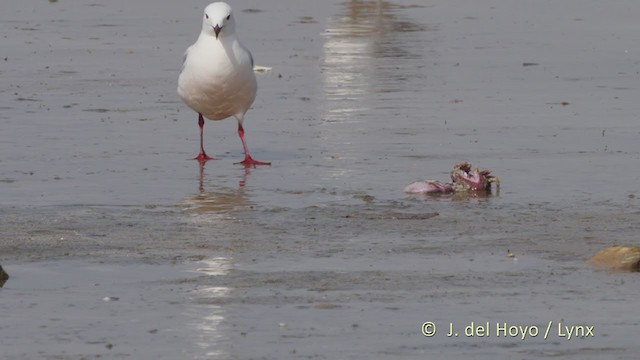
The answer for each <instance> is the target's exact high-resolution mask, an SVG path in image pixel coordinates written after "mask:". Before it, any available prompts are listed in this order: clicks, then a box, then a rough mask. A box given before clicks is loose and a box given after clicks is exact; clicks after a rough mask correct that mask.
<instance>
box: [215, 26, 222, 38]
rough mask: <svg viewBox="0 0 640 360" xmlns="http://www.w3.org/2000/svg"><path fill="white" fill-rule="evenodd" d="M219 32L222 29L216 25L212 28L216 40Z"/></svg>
mask: <svg viewBox="0 0 640 360" xmlns="http://www.w3.org/2000/svg"><path fill="white" fill-rule="evenodd" d="M220 30H222V28H221V27H220V26H218V24H216V26H214V27H213V32H215V33H216V39H217V38H218V34H220Z"/></svg>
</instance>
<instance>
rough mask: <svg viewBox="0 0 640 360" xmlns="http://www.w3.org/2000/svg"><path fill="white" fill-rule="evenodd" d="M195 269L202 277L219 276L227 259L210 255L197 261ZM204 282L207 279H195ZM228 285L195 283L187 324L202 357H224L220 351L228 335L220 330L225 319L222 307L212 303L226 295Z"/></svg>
mask: <svg viewBox="0 0 640 360" xmlns="http://www.w3.org/2000/svg"><path fill="white" fill-rule="evenodd" d="M200 265H201V267H199V268H198V269H197V270H196V272H198V273H200V274H203V275H205V276H211V277H216V276H223V275H226V274H227V273H228V272H229V269H230V267H231V261H230V259H229V258H226V257H214V258H209V259H205V260H202V261H200ZM199 282H202V283H208V282H209V281H207V280H203V281H199ZM230 291H231V289H230V288H228V287H225V286H198V287H197V288H196V289H195V290H194V294H193V295H194V296H193V297H194V299H193V302H192V306H191V307H190V308H189V315H190V316H189V317H190V318H191V327H192V328H193V329H194V336H193V341H194V344H195V345H196V346H198V347H199V348H200V349H202V350H203V352H204V353H205V357H204V358H205V359H214V358H221V357H224V356H227V355H228V354H227V353H226V352H225V351H224V350H223V349H224V348H227V347H228V342H229V339H228V336H227V335H226V334H225V333H224V331H223V329H222V324H223V322H224V320H225V317H224V309H223V308H222V307H221V306H220V305H215V304H214V303H215V302H220V301H221V299H222V298H225V297H227V296H228V295H229V292H230Z"/></svg>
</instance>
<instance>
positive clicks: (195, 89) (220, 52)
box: [178, 3, 258, 122]
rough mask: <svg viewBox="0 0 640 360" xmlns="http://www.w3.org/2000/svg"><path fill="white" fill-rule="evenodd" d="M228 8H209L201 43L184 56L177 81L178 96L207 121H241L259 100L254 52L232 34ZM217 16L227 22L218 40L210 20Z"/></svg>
mask: <svg viewBox="0 0 640 360" xmlns="http://www.w3.org/2000/svg"><path fill="white" fill-rule="evenodd" d="M225 5H226V4H224V3H213V4H211V5H209V6H207V9H206V10H205V11H206V13H207V14H209V19H207V18H205V19H204V23H203V27H202V32H200V36H199V37H198V40H197V41H196V42H195V44H193V45H191V46H190V47H189V48H188V49H187V52H186V53H185V60H184V65H183V67H182V72H181V73H180V77H179V78H178V94H179V95H180V97H181V98H182V101H184V102H185V104H187V105H188V106H189V107H190V108H192V109H193V110H194V111H196V112H198V113H200V114H202V115H203V116H204V117H206V118H207V119H210V120H222V119H226V118H228V117H230V116H234V117H236V118H237V119H238V121H239V122H242V119H243V117H244V114H245V113H246V112H247V110H249V107H251V104H253V101H254V100H255V98H256V91H257V89H258V85H257V82H256V76H255V74H254V72H253V59H252V57H251V53H250V52H249V50H247V48H245V47H244V46H243V45H242V44H241V43H240V41H239V40H238V37H237V36H236V34H235V32H234V31H233V30H234V28H233V25H234V20H233V18H231V19H229V20H228V21H227V20H226V19H225V17H226V16H227V15H226V13H225V12H224V10H225ZM218 8H219V9H218ZM226 8H228V5H226ZM230 10H231V9H230V8H229V11H230ZM217 13H221V14H223V18H222V19H220V21H223V20H225V21H226V22H227V24H225V26H224V31H222V32H220V35H219V36H218V37H217V38H216V35H215V33H214V32H213V31H212V28H213V27H212V25H210V24H209V23H207V20H212V22H214V21H215V20H216V19H215V15H214V14H217Z"/></svg>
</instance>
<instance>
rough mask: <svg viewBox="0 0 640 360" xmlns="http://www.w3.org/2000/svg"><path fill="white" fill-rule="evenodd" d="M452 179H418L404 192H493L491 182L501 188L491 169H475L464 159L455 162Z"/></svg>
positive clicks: (497, 188)
mask: <svg viewBox="0 0 640 360" xmlns="http://www.w3.org/2000/svg"><path fill="white" fill-rule="evenodd" d="M451 181H452V182H449V183H443V182H440V181H435V180H425V181H416V182H414V183H412V184H409V185H407V187H405V188H404V192H406V193H409V194H438V193H440V194H448V193H453V192H481V191H483V192H491V184H492V183H494V184H496V185H495V186H496V190H499V189H500V180H499V179H498V177H497V176H493V175H491V171H490V170H480V169H478V168H475V169H473V168H472V166H471V164H470V163H468V162H466V161H463V162H459V163H457V164H455V166H454V167H453V170H451Z"/></svg>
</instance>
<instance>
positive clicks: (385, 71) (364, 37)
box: [322, 0, 429, 121]
mask: <svg viewBox="0 0 640 360" xmlns="http://www.w3.org/2000/svg"><path fill="white" fill-rule="evenodd" d="M408 8H410V6H402V5H398V4H395V3H393V2H390V1H362V0H353V1H347V2H344V3H343V4H342V10H343V11H342V13H340V14H339V15H337V16H334V17H333V18H332V19H330V21H329V26H328V28H327V30H326V32H325V33H324V35H325V43H324V63H323V66H322V74H323V80H324V85H325V93H326V96H327V101H328V105H329V106H327V117H326V119H327V121H345V120H347V119H348V120H349V121H354V120H355V119H354V118H353V117H352V116H354V115H357V114H359V113H362V112H366V111H369V110H371V109H372V106H371V104H374V103H373V102H371V101H367V100H384V99H386V98H388V97H386V96H368V97H367V95H370V94H385V93H393V92H402V91H411V90H418V89H419V88H417V87H416V84H420V81H416V79H424V78H426V74H425V73H424V71H423V68H424V64H423V62H424V59H423V58H424V49H425V44H424V42H425V41H426V39H425V38H424V37H422V36H420V35H419V33H423V32H425V31H427V30H429V28H428V27H427V26H425V25H422V24H418V23H416V22H413V21H411V20H410V19H409V18H408V16H407V13H409V10H408ZM387 105H390V104H387ZM385 106H386V105H385Z"/></svg>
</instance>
